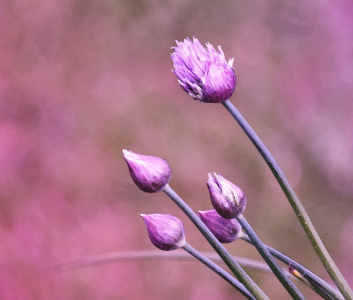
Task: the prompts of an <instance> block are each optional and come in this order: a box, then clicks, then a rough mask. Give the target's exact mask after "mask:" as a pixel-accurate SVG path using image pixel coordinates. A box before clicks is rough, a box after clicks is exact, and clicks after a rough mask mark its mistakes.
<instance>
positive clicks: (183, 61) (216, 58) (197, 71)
mask: <svg viewBox="0 0 353 300" xmlns="http://www.w3.org/2000/svg"><path fill="white" fill-rule="evenodd" d="M176 43H177V47H174V53H173V54H172V60H173V64H174V69H175V70H174V71H173V72H174V74H175V75H176V76H177V77H178V81H179V84H180V86H181V87H182V88H183V89H184V91H185V92H187V93H188V94H189V95H190V96H191V97H192V98H193V99H194V100H197V101H200V102H207V103H220V102H223V101H225V100H227V99H228V98H229V97H230V96H232V94H233V92H234V89H235V84H236V79H235V73H234V69H233V59H230V60H229V61H228V63H227V61H226V59H225V56H224V53H223V51H222V49H221V47H220V46H218V52H217V51H216V50H215V49H214V48H213V46H212V45H211V44H209V43H207V44H206V47H207V50H206V49H205V48H204V47H203V46H202V45H201V43H200V42H199V40H198V39H196V38H194V39H193V42H191V41H190V40H189V39H188V38H187V39H185V40H184V41H183V42H178V41H176Z"/></svg>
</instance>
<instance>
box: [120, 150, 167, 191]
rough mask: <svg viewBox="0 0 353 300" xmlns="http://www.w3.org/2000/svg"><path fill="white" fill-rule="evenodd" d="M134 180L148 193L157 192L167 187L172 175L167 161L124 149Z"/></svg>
mask: <svg viewBox="0 0 353 300" xmlns="http://www.w3.org/2000/svg"><path fill="white" fill-rule="evenodd" d="M123 155H124V158H125V161H126V163H127V165H128V167H129V171H130V175H131V177H132V180H133V181H134V182H135V184H136V185H137V186H138V188H139V189H140V190H142V191H144V192H147V193H156V192H158V191H160V190H161V189H163V187H165V186H166V185H167V184H168V182H169V180H170V178H171V177H172V170H171V168H170V166H169V165H168V163H167V161H166V160H164V159H161V158H158V157H154V156H147V155H141V154H137V153H134V152H132V151H128V150H125V149H124V150H123Z"/></svg>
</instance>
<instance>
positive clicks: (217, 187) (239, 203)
mask: <svg viewBox="0 0 353 300" xmlns="http://www.w3.org/2000/svg"><path fill="white" fill-rule="evenodd" d="M206 184H207V187H208V190H209V192H210V197H211V202H212V205H213V207H214V209H215V210H216V211H217V212H218V214H219V215H220V216H221V217H223V218H225V219H233V218H236V217H237V216H239V215H241V214H242V213H243V212H244V210H245V206H246V197H245V194H244V192H243V191H242V190H241V189H240V188H239V187H238V186H236V185H235V184H234V183H232V182H230V181H228V180H227V179H225V178H224V177H222V176H221V175H217V174H216V173H214V177H213V176H212V174H208V181H207V183H206Z"/></svg>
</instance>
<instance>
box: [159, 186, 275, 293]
mask: <svg viewBox="0 0 353 300" xmlns="http://www.w3.org/2000/svg"><path fill="white" fill-rule="evenodd" d="M163 191H164V192H165V193H166V194H167V195H168V196H169V197H170V198H171V199H172V200H173V201H174V203H175V204H176V205H177V206H179V208H180V209H181V210H182V211H183V212H184V213H185V214H186V215H187V216H188V217H189V219H190V220H191V221H192V222H193V223H194V224H195V226H196V227H197V228H198V229H199V231H200V232H201V233H202V234H203V236H204V237H205V238H206V240H207V241H208V242H209V243H210V245H211V246H212V247H213V249H215V251H216V252H217V253H218V255H219V256H220V257H221V258H222V259H223V261H224V262H225V263H226V265H227V266H228V267H229V269H230V270H231V271H232V272H233V273H234V275H235V276H236V277H237V278H238V280H239V281H240V282H241V283H242V284H243V285H244V286H245V287H246V288H247V290H248V291H249V292H250V293H251V294H252V295H253V296H254V297H255V299H257V300H264V299H266V300H269V298H268V297H267V296H266V295H265V293H264V292H263V291H262V290H261V289H260V288H259V287H258V286H257V285H256V284H255V282H254V281H253V280H252V279H251V278H250V277H249V275H248V274H246V273H245V272H244V270H243V269H242V268H241V267H240V266H239V264H238V263H237V262H236V261H235V260H234V259H233V257H232V256H231V255H230V254H229V253H228V252H227V250H226V249H225V248H224V247H223V246H222V244H221V243H220V242H219V241H218V240H217V238H216V237H215V236H214V235H213V234H212V232H211V231H210V230H209V229H208V228H207V226H206V225H205V224H204V223H203V222H202V221H201V219H200V218H199V217H198V216H197V215H196V214H195V213H194V211H193V210H192V209H191V208H190V207H189V206H188V205H187V204H186V203H185V202H184V201H183V199H181V198H180V197H179V195H178V194H177V193H175V192H174V191H173V190H172V188H171V187H170V186H169V184H167V185H166V186H165V187H164V188H163Z"/></svg>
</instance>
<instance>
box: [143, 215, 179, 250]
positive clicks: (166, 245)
mask: <svg viewBox="0 0 353 300" xmlns="http://www.w3.org/2000/svg"><path fill="white" fill-rule="evenodd" d="M140 216H141V217H142V218H143V220H144V221H145V224H146V228H147V231H148V236H149V238H150V240H151V242H152V244H153V245H155V246H156V247H157V248H159V249H161V250H164V251H170V250H175V249H178V248H180V247H182V246H183V245H184V244H185V229H184V225H183V223H182V222H181V221H180V220H179V219H178V218H176V217H174V216H172V215H160V214H151V215H143V214H141V215H140Z"/></svg>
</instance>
